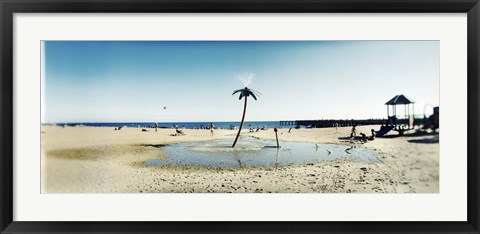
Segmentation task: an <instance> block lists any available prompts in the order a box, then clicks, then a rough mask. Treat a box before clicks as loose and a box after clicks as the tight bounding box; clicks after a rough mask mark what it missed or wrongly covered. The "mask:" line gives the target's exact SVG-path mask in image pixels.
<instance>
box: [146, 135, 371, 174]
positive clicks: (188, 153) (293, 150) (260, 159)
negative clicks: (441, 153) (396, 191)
mask: <svg viewBox="0 0 480 234" xmlns="http://www.w3.org/2000/svg"><path fill="white" fill-rule="evenodd" d="M232 143H233V140H232V139H221V140H212V141H205V142H188V143H178V144H170V145H166V146H165V147H163V150H164V151H165V155H166V158H165V159H162V160H150V161H147V162H145V165H146V166H166V165H170V166H199V167H219V168H239V167H279V166H286V165H290V164H306V163H313V162H317V161H322V160H349V161H359V162H380V160H379V159H378V158H377V157H376V154H375V153H374V152H373V151H372V150H370V149H367V148H364V147H361V146H357V147H355V146H347V145H337V144H314V143H305V142H280V148H279V149H278V148H276V142H275V141H273V140H263V139H255V138H253V137H242V138H240V139H239V140H238V142H237V145H236V147H235V148H232V147H231V146H232Z"/></svg>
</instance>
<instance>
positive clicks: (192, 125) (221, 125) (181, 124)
mask: <svg viewBox="0 0 480 234" xmlns="http://www.w3.org/2000/svg"><path fill="white" fill-rule="evenodd" d="M157 124H158V127H160V128H172V127H175V126H178V127H179V128H189V129H195V128H209V127H210V122H157ZM213 124H214V125H215V127H216V128H223V129H228V128H231V127H237V128H238V127H239V126H240V122H213ZM46 125H57V126H87V127H112V128H114V127H119V126H123V127H128V128H147V127H149V126H150V127H154V126H155V122H116V123H91V122H90V123H55V124H46ZM250 127H251V128H263V127H265V128H291V127H295V125H280V121H245V122H244V123H243V128H244V129H248V128H250Z"/></svg>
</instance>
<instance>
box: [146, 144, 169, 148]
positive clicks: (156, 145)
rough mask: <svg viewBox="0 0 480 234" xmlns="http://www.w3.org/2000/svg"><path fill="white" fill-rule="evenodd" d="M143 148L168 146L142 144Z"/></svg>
mask: <svg viewBox="0 0 480 234" xmlns="http://www.w3.org/2000/svg"><path fill="white" fill-rule="evenodd" d="M141 146H144V147H155V148H163V147H165V146H167V145H164V144H142V145H141Z"/></svg>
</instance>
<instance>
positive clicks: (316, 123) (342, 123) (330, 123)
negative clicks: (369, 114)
mask: <svg viewBox="0 0 480 234" xmlns="http://www.w3.org/2000/svg"><path fill="white" fill-rule="evenodd" d="M402 121H403V120H398V122H397V124H402V123H403V122H402ZM405 121H406V120H405ZM387 122H388V120H387V119H349V120H346V119H322V120H281V121H280V125H290V126H305V127H312V128H331V127H336V126H338V127H351V126H353V125H354V124H355V125H357V126H362V125H382V124H386V123H387ZM423 123H424V119H422V118H415V121H414V124H415V125H422V124H423Z"/></svg>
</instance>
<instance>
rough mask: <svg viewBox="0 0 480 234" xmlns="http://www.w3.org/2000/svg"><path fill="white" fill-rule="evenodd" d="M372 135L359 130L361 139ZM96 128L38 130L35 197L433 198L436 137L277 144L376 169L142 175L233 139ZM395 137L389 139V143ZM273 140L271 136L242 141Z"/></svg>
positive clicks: (164, 170) (193, 170) (338, 136)
mask: <svg viewBox="0 0 480 234" xmlns="http://www.w3.org/2000/svg"><path fill="white" fill-rule="evenodd" d="M371 128H375V129H378V128H379V127H378V126H359V127H357V131H358V133H360V132H363V133H366V134H367V135H368V133H369V132H370V129H371ZM184 132H185V133H186V135H185V136H172V134H174V133H175V130H174V129H158V132H155V129H149V131H148V132H142V131H141V129H138V128H124V129H122V130H121V131H115V130H114V129H113V128H101V127H65V128H63V127H56V126H43V127H42V151H43V153H42V156H41V157H42V158H41V164H42V171H41V177H42V193H152V192H153V193H165V192H167V193H168V192H178V193H191V192H220V193H238V192H248V193H253V192H262V193H270V192H271V193H298V192H305V193H438V191H439V143H438V135H423V136H405V137H387V138H377V139H375V140H374V141H369V142H367V143H365V144H361V143H359V142H358V141H356V142H355V143H353V142H351V141H350V140H348V139H346V138H345V137H348V136H349V135H350V128H349V127H345V128H338V130H337V129H335V128H321V129H292V131H291V133H288V129H281V130H280V131H279V139H280V141H301V142H311V143H334V144H347V145H353V144H361V147H367V148H369V149H371V150H373V151H374V152H375V153H376V154H377V158H378V159H379V160H381V161H382V162H375V163H365V162H352V161H345V160H342V161H319V162H315V163H308V164H306V165H290V166H285V167H279V168H237V169H215V168H198V167H169V166H163V167H146V166H144V162H145V161H148V160H154V159H159V160H161V159H163V158H164V157H165V155H164V152H163V150H162V147H163V146H164V145H165V144H171V143H179V142H188V141H205V140H212V139H224V138H229V139H232V142H233V139H234V137H235V135H236V132H237V131H234V130H216V131H215V134H214V136H210V130H193V129H185V130H184ZM395 134H396V133H392V135H395ZM242 135H251V136H255V137H259V138H262V139H275V134H274V132H273V130H272V129H270V130H267V131H259V132H254V133H249V132H248V130H245V131H244V132H243V133H242Z"/></svg>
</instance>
